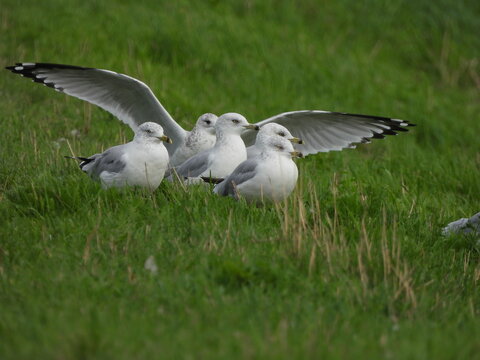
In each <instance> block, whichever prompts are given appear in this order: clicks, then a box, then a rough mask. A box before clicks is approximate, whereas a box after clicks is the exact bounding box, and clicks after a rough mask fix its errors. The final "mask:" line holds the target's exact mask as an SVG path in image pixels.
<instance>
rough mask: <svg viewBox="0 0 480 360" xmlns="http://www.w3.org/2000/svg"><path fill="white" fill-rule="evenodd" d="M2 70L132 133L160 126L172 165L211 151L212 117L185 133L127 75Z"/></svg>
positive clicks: (25, 66)
mask: <svg viewBox="0 0 480 360" xmlns="http://www.w3.org/2000/svg"><path fill="white" fill-rule="evenodd" d="M6 69H8V70H10V71H11V72H13V73H15V74H20V75H21V76H24V77H27V78H31V79H32V80H33V81H34V82H38V83H41V84H44V85H45V86H48V87H50V88H52V89H54V90H56V91H59V92H63V93H65V94H67V95H70V96H73V97H76V98H79V99H82V100H85V101H87V102H89V103H92V104H94V105H97V106H99V107H101V108H102V109H104V110H106V111H108V112H110V113H111V114H112V115H114V116H115V117H117V118H118V119H120V120H121V121H122V122H124V123H125V124H128V125H129V126H130V127H131V128H132V130H133V131H134V132H136V130H137V129H138V127H139V126H140V125H141V124H143V123H145V122H147V121H152V122H156V123H158V124H160V125H161V126H162V127H163V128H164V129H165V132H166V133H167V134H169V137H170V138H171V139H172V141H173V143H172V144H166V145H165V146H166V148H167V150H168V153H169V155H170V157H171V158H172V160H173V164H174V165H177V164H179V163H181V162H183V161H184V160H186V158H188V157H190V156H191V155H190V154H196V153H198V152H201V151H203V150H206V149H209V148H211V147H212V146H213V144H214V142H215V134H214V133H213V132H214V130H213V129H214V125H215V122H216V120H217V117H216V115H214V114H210V113H207V114H203V115H202V116H200V117H199V119H198V121H197V123H196V125H195V127H194V128H193V130H192V131H186V130H185V129H183V128H182V127H181V126H180V125H179V124H178V123H177V122H176V121H175V120H173V118H172V117H171V116H170V114H169V113H168V112H167V110H165V108H164V107H163V106H162V104H161V103H160V102H159V101H158V100H157V98H156V97H155V95H154V94H153V92H152V90H150V88H149V87H148V86H147V85H146V84H144V83H143V82H141V81H140V80H137V79H135V78H132V77H130V76H128V75H124V74H119V73H116V72H113V71H109V70H102V69H95V68H87V67H80V66H72V65H61V64H49V63H17V64H16V65H14V66H8V67H6ZM177 150H178V153H176V152H177Z"/></svg>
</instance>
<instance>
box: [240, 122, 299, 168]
mask: <svg viewBox="0 0 480 360" xmlns="http://www.w3.org/2000/svg"><path fill="white" fill-rule="evenodd" d="M269 136H280V137H283V138H286V139H287V140H289V141H290V142H292V143H296V144H303V140H302V139H299V138H297V137H294V136H293V135H292V134H291V133H290V131H288V129H287V128H286V127H284V126H282V125H280V124H277V123H272V122H271V123H267V124H265V125H263V126H262V127H261V128H260V130H259V131H258V135H257V138H256V140H255V144H253V145H252V146H249V147H248V148H247V158H249V159H250V158H254V157H255V156H257V155H258V154H260V152H262V150H263V138H266V137H269Z"/></svg>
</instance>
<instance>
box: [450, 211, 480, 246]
mask: <svg viewBox="0 0 480 360" xmlns="http://www.w3.org/2000/svg"><path fill="white" fill-rule="evenodd" d="M461 234H464V235H472V236H478V237H480V212H478V213H476V214H475V215H473V216H472V217H470V218H461V219H458V220H456V221H452V222H451V223H449V224H448V225H447V226H446V227H444V228H443V230H442V235H443V236H450V235H461ZM479 244H480V242H479Z"/></svg>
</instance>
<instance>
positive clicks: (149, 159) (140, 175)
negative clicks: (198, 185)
mask: <svg viewBox="0 0 480 360" xmlns="http://www.w3.org/2000/svg"><path fill="white" fill-rule="evenodd" d="M163 142H167V143H171V140H170V138H169V137H168V136H166V135H164V134H163V129H162V127H161V126H160V125H159V124H156V123H153V122H146V123H143V124H141V125H140V126H139V127H138V129H137V131H136V134H135V137H134V139H133V141H131V142H129V143H126V144H123V145H118V146H114V147H111V148H109V149H107V150H106V151H104V152H103V153H101V154H95V155H92V156H90V157H88V158H84V157H75V158H74V159H77V160H79V161H81V162H80V169H82V170H83V171H84V172H86V173H87V174H88V175H89V176H90V177H91V178H93V179H94V180H99V181H100V182H101V183H102V186H103V187H104V188H109V187H123V186H134V185H137V186H141V187H145V188H148V189H150V190H155V189H156V188H157V187H158V185H160V182H161V181H162V179H163V176H164V174H165V170H166V169H167V166H168V152H167V149H166V148H165V146H164V145H163Z"/></svg>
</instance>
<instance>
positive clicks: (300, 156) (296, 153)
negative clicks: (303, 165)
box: [290, 151, 303, 158]
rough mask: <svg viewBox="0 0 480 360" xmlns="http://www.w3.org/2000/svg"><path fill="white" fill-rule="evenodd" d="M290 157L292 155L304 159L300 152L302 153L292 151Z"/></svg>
mask: <svg viewBox="0 0 480 360" xmlns="http://www.w3.org/2000/svg"><path fill="white" fill-rule="evenodd" d="M290 155H292V157H294V158H296V157H298V158H303V154H302V153H301V152H300V151H292V152H290Z"/></svg>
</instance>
